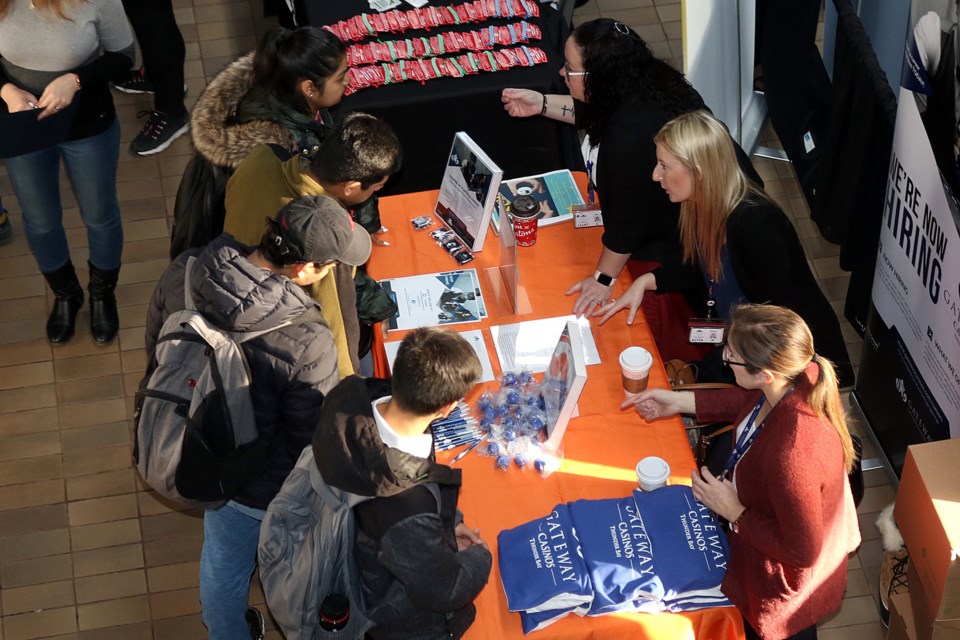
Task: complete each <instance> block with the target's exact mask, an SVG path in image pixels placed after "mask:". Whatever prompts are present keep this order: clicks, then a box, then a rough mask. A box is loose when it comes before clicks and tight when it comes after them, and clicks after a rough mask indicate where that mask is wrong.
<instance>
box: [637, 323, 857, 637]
mask: <svg viewBox="0 0 960 640" xmlns="http://www.w3.org/2000/svg"><path fill="white" fill-rule="evenodd" d="M723 362H724V364H725V365H726V366H728V367H730V368H731V369H732V371H733V374H734V376H735V377H736V381H737V385H738V387H739V388H735V389H723V390H709V391H708V390H699V391H669V390H666V389H650V390H647V391H645V392H643V393H641V394H640V395H639V396H637V398H636V399H635V400H634V401H633V404H634V405H635V407H636V410H637V412H638V413H639V414H640V415H641V416H643V417H644V419H646V420H655V419H658V418H663V417H665V416H671V415H675V414H677V413H687V414H695V415H696V416H697V419H698V421H702V422H717V421H724V422H730V423H733V424H736V425H738V427H737V430H736V435H735V437H734V446H733V450H732V451H731V452H730V457H729V459H728V461H727V464H726V467H725V470H724V472H723V473H722V474H720V475H719V476H716V477H715V476H714V475H713V474H711V473H709V470H708V469H707V468H706V467H704V468H703V469H702V470H700V471H695V472H694V473H693V478H692V480H693V495H694V496H695V497H696V498H697V499H698V500H699V501H700V502H702V503H703V504H704V505H706V506H707V507H709V508H710V509H712V510H713V511H714V512H715V513H717V515H718V516H720V517H721V518H723V519H725V520H726V521H727V522H728V523H729V531H728V532H727V538H728V540H729V543H730V562H729V564H728V567H727V574H726V576H725V578H724V580H723V585H722V590H723V593H724V594H725V595H726V596H727V597H728V598H729V599H730V601H731V602H733V604H734V605H736V607H737V608H738V609H739V610H740V613H741V614H742V615H743V617H744V626H745V629H746V636H747V638H748V639H752V638H763V639H764V640H780V639H784V638H789V639H791V640H793V639H798V640H799V639H804V640H807V639H813V638H816V637H817V627H816V625H817V622H818V621H819V620H820V619H822V618H823V617H824V616H826V615H827V614H829V613H830V612H832V611H834V610H836V609H838V608H839V607H840V604H841V602H842V600H843V592H844V589H845V588H846V582H847V555H848V554H849V553H850V552H852V551H853V550H854V549H856V547H857V546H858V545H859V544H860V531H859V526H858V522H857V514H856V508H855V507H854V504H853V497H852V495H851V492H850V486H849V483H848V481H847V473H848V472H849V471H850V469H851V468H852V466H853V464H854V449H853V442H852V440H851V438H850V433H849V431H848V430H847V423H846V420H845V419H844V414H843V408H842V406H841V402H840V394H839V390H838V388H837V376H836V373H835V372H834V369H833V365H832V363H831V362H830V361H829V360H827V359H826V358H824V357H822V356H819V355H817V353H816V351H815V350H814V342H813V335H812V334H811V333H810V328H809V327H808V326H807V325H806V323H805V322H804V321H803V319H802V318H801V317H800V316H798V315H797V314H796V313H794V312H793V311H791V310H790V309H786V308H784V307H777V306H773V305H754V304H748V305H742V306H739V307H736V308H735V309H734V310H733V312H732V313H731V318H730V326H729V329H728V334H727V343H726V345H725V347H724V349H723ZM630 404H631V403H629V402H628V403H624V405H625V406H629V405H630Z"/></svg>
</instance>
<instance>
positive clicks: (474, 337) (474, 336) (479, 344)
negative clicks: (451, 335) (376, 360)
mask: <svg viewBox="0 0 960 640" xmlns="http://www.w3.org/2000/svg"><path fill="white" fill-rule="evenodd" d="M457 333H459V334H460V335H461V336H463V338H464V339H465V340H466V341H467V342H469V343H470V346H471V347H473V350H474V351H476V352H477V357H478V358H480V367H481V369H482V373H481V374H480V379H479V380H478V381H477V382H493V380H494V376H493V365H492V364H490V354H489V353H487V345H486V343H485V342H484V341H483V332H481V331H480V330H479V329H475V330H473V331H458V332H457ZM400 342H402V341H400V340H398V341H396V342H384V343H383V348H384V349H385V350H386V352H387V362H388V363H389V365H390V370H391V371H393V362H394V360H396V359H397V351H399V349H400Z"/></svg>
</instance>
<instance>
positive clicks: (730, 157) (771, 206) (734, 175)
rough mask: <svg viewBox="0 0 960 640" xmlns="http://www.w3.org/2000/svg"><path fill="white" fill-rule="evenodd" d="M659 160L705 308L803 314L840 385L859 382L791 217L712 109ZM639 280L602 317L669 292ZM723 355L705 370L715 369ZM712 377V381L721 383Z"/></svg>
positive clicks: (691, 117)
mask: <svg viewBox="0 0 960 640" xmlns="http://www.w3.org/2000/svg"><path fill="white" fill-rule="evenodd" d="M654 141H655V143H656V155H657V162H656V165H655V166H654V169H653V180H652V182H653V183H654V184H656V185H657V186H658V187H660V188H662V190H663V192H664V193H665V194H666V196H667V197H668V198H669V199H670V201H671V202H675V203H678V204H679V205H680V238H681V242H682V246H683V259H684V261H685V262H686V264H688V265H699V268H700V269H701V271H702V273H703V277H704V280H705V281H706V283H707V303H708V304H709V305H710V306H712V307H713V308H714V309H715V310H716V314H715V315H716V316H717V317H719V318H726V317H727V314H728V312H729V310H730V309H731V308H732V306H734V305H735V304H737V303H741V302H754V303H766V302H769V303H772V304H778V305H781V306H784V307H787V308H789V309H792V310H793V311H795V312H797V313H798V314H799V315H800V316H801V317H802V318H803V319H804V320H805V321H806V322H807V323H808V324H809V325H810V330H811V331H812V332H813V335H814V337H815V338H816V343H817V348H818V349H819V350H820V352H821V353H823V354H824V355H825V356H827V357H828V358H829V359H830V360H831V361H832V362H834V363H835V364H836V366H837V371H838V374H839V378H840V384H841V385H842V386H849V385H852V384H853V382H854V373H853V366H852V365H851V363H850V356H849V355H848V353H847V346H846V343H845V341H844V338H843V334H842V332H841V331H840V323H839V321H838V320H837V316H836V313H835V312H834V310H833V307H832V306H830V303H829V302H828V301H827V298H826V297H825V296H824V295H823V292H822V291H821V290H820V286H819V285H818V284H817V281H816V279H815V278H814V276H813V273H811V271H810V265H809V263H808V262H807V257H806V255H805V254H804V252H803V246H802V245H801V244H800V239H799V238H798V237H797V232H796V230H795V229H794V228H793V225H792V224H791V222H790V220H789V218H787V216H786V214H784V213H783V211H781V210H780V207H778V206H777V205H776V203H774V202H773V200H771V199H770V197H769V196H768V195H767V194H766V193H764V192H763V190H762V189H760V188H758V187H757V186H756V185H755V184H753V183H752V182H751V181H750V180H749V179H748V178H747V176H746V175H745V174H744V173H743V170H742V169H741V168H740V167H739V166H738V164H737V160H736V155H735V151H734V146H733V143H732V141H731V140H730V135H729V134H728V133H727V129H726V127H725V126H724V125H723V123H721V122H720V121H718V120H717V119H716V118H714V117H713V116H712V115H710V114H709V113H707V112H706V111H697V112H693V113H687V114H683V115H681V116H678V117H677V118H675V119H673V120H671V121H670V122H668V123H667V124H665V125H664V126H663V128H662V129H661V130H660V132H659V133H658V134H657V135H656V137H655V138H654ZM655 275H656V278H655V279H644V278H640V279H638V280H637V281H635V282H634V283H633V285H631V287H630V289H628V290H627V292H626V293H625V294H624V295H623V296H622V297H621V298H620V299H619V300H617V301H615V302H611V303H608V304H606V305H605V306H604V307H603V308H602V309H601V312H602V313H603V314H604V316H603V320H606V319H607V318H609V317H610V316H612V315H613V314H615V313H617V312H619V311H620V310H622V309H629V310H630V311H631V313H632V312H633V310H635V309H636V308H637V307H638V306H639V304H640V303H641V300H642V299H643V297H644V294H645V292H646V291H648V290H651V289H655V290H662V289H667V290H669V289H670V283H669V281H667V280H664V281H661V279H660V274H659V273H657V274H655ZM716 355H717V354H713V357H712V358H711V357H708V358H707V359H706V361H705V362H704V363H702V365H703V366H701V373H703V372H704V371H705V370H706V371H711V367H710V365H711V364H712V363H717V361H718V360H719V358H717V357H716ZM718 377H720V376H719V374H718V373H717V372H712V374H711V375H709V377H708V378H707V379H717V378H718Z"/></svg>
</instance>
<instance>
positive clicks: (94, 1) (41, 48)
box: [0, 0, 134, 344]
mask: <svg viewBox="0 0 960 640" xmlns="http://www.w3.org/2000/svg"><path fill="white" fill-rule="evenodd" d="M133 58H134V49H133V34H132V33H131V32H130V26H129V25H128V24H127V18H126V16H125V15H124V13H123V7H122V6H121V4H120V0H72V1H71V0H0V99H3V101H4V102H5V103H6V106H7V109H8V110H9V111H10V112H11V113H13V112H17V111H27V110H31V109H37V110H39V114H38V116H37V119H38V120H44V119H46V118H48V117H50V116H52V115H53V114H55V113H57V112H58V111H60V110H62V109H65V108H67V107H68V106H70V105H71V104H72V103H74V102H76V103H77V104H76V115H75V117H74V120H73V125H72V127H71V129H70V133H69V135H68V137H67V139H66V140H65V141H63V142H60V143H58V144H55V145H52V146H50V147H47V148H44V149H40V150H38V151H33V152H30V153H25V154H23V155H20V156H17V157H15V158H10V159H8V160H7V170H8V172H9V174H10V181H11V182H12V183H13V190H14V192H15V193H16V194H17V198H18V200H19V201H20V208H21V209H22V211H23V226H24V230H25V231H26V236H27V241H28V243H29V245H30V251H31V252H32V253H33V257H34V258H35V259H36V261H37V265H38V266H39V267H40V271H41V272H42V273H43V277H44V278H46V280H47V284H49V285H50V288H51V289H52V290H53V293H54V296H55V299H54V303H53V310H52V311H51V313H50V317H49V319H48V321H47V338H48V339H49V341H50V342H51V343H53V344H59V343H63V342H66V341H67V340H69V339H70V338H71V337H72V336H73V333H74V323H75V321H76V317H77V312H78V311H79V310H80V307H81V306H82V305H83V289H82V288H81V286H80V281H79V280H78V279H77V274H76V272H75V271H74V268H73V263H72V262H71V261H70V249H69V247H68V246H67V235H66V232H65V231H64V228H63V220H62V218H63V207H62V205H61V202H60V187H59V185H60V160H61V159H62V160H63V163H64V165H65V166H66V168H67V174H68V175H69V177H70V183H71V185H72V186H73V192H74V195H75V196H76V198H77V203H78V204H79V205H80V216H81V218H82V219H83V222H84V224H85V225H86V228H87V241H88V243H89V255H90V257H89V267H90V285H89V292H90V333H91V334H92V336H93V338H94V340H96V341H97V342H99V343H107V342H110V341H111V340H113V338H114V337H115V336H116V335H117V330H118V329H119V319H118V318H117V301H116V298H115V297H114V289H115V288H116V286H117V276H118V275H119V273H120V256H121V253H122V250H123V227H122V225H121V222H120V205H119V204H118V202H117V156H118V152H119V148H120V125H119V123H118V122H117V117H116V112H115V110H114V106H113V99H112V98H111V97H110V89H109V87H108V82H110V81H111V80H119V79H121V78H122V77H123V76H124V74H125V73H126V71H127V70H128V69H129V68H130V66H131V65H132V64H133Z"/></svg>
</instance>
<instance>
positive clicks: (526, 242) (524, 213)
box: [510, 196, 540, 247]
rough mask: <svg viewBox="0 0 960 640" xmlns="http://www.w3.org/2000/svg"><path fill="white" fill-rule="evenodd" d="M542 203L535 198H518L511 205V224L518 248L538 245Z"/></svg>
mask: <svg viewBox="0 0 960 640" xmlns="http://www.w3.org/2000/svg"><path fill="white" fill-rule="evenodd" d="M539 218H540V203H539V202H538V201H537V199H536V198H534V197H533V196H517V197H516V198H514V200H513V202H512V203H510V222H511V224H512V225H513V235H514V237H516V239H517V246H519V247H531V246H533V245H534V244H536V243H537V222H538V220H539Z"/></svg>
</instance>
